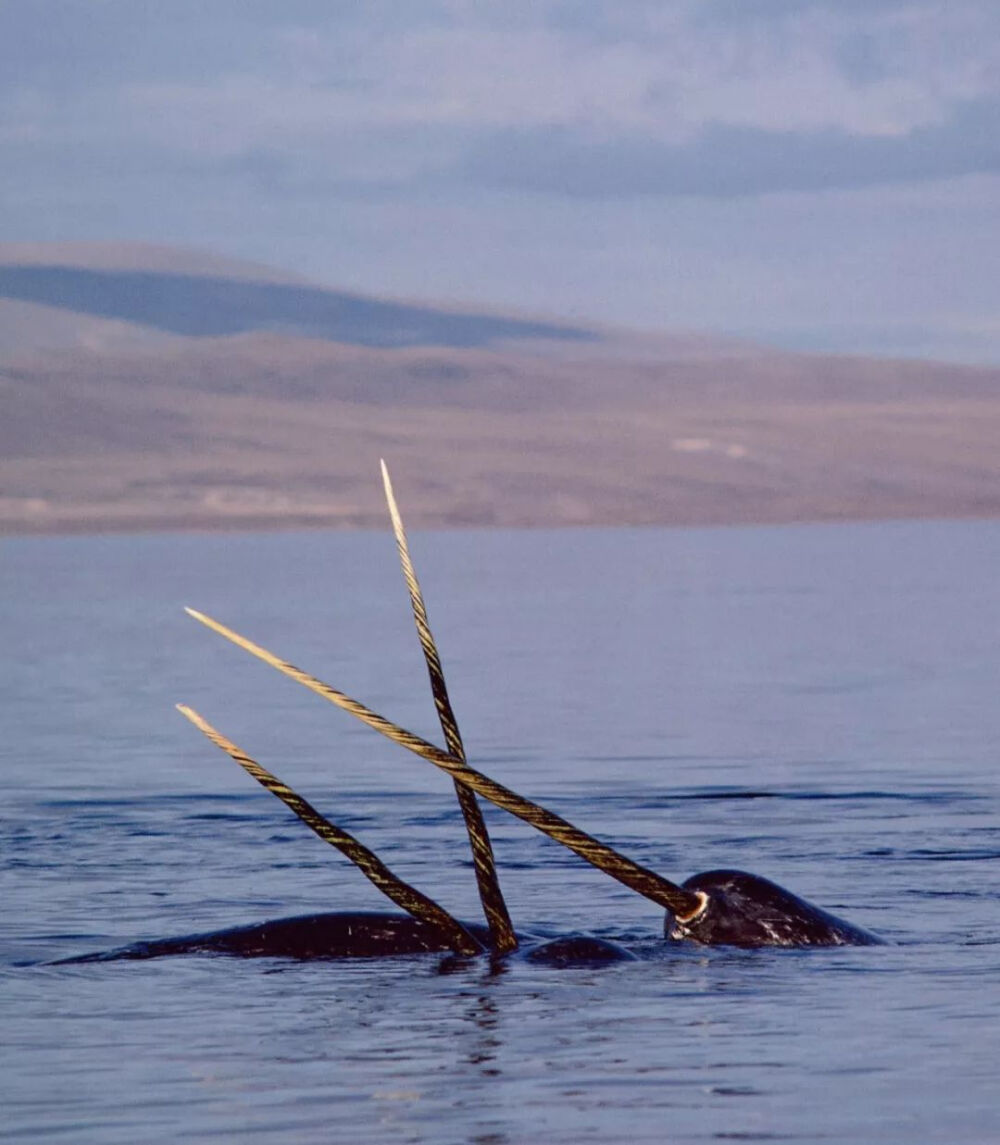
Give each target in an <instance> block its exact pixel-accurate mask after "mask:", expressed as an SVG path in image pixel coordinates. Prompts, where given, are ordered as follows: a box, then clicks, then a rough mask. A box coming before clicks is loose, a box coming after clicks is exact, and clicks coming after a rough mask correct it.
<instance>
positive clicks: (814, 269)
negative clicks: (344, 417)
mask: <svg viewBox="0 0 1000 1145" xmlns="http://www.w3.org/2000/svg"><path fill="white" fill-rule="evenodd" d="M76 239H98V240H101V239H109V240H122V239H130V240H141V241H146V242H159V243H171V244H184V245H188V246H195V247H199V248H206V249H209V250H212V251H216V252H219V253H222V254H227V255H233V256H237V257H243V258H250V259H253V260H256V261H261V262H265V263H270V264H272V265H275V266H277V267H281V268H283V269H287V270H294V271H297V272H299V273H302V274H305V275H307V276H309V277H311V278H313V279H314V280H316V281H318V282H322V283H325V284H328V285H332V286H336V287H339V288H344V289H349V290H359V291H364V292H368V293H374V294H379V295H389V296H393V297H403V298H412V299H420V300H441V301H447V302H458V303H464V304H471V305H475V306H489V307H496V308H501V309H504V310H511V309H513V310H516V311H523V312H530V313H540V314H543V315H547V316H551V317H568V318H572V319H574V320H581V319H593V320H598V321H601V322H610V323H615V324H624V325H628V326H634V327H640V328H643V329H651V330H664V331H675V330H681V331H688V330H703V331H714V332H722V333H727V334H735V335H739V336H743V337H751V338H755V339H758V340H762V341H766V342H771V343H775V344H778V345H783V346H790V347H796V348H807V349H819V350H833V351H844V352H861V353H879V354H888V355H904V356H910V357H938V358H945V359H952V360H959V361H969V362H987V363H1000V273H998V268H1000V257H998V255H1000V4H998V3H997V2H996V0H948V2H947V3H943V2H941V0H933V2H923V0H677V2H671V0H575V2H571V0H497V2H491V0H480V2H478V3H477V2H473V0H441V2H433V0H364V2H360V0H357V2H354V3H347V2H345V0H198V2H197V3H195V2H193V0H169V2H167V0H0V241H18V242H23V241H54V240H76Z"/></svg>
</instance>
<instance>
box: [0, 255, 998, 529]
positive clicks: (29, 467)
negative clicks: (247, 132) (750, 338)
mask: <svg viewBox="0 0 1000 1145" xmlns="http://www.w3.org/2000/svg"><path fill="white" fill-rule="evenodd" d="M998 443H1000V370H995V369H993V370H991V369H978V368H971V367H960V366H952V365H948V364H941V363H923V362H899V361H888V360H877V359H867V358H852V357H836V356H819V355H800V354H791V353H781V352H777V351H773V350H769V349H767V348H765V347H760V346H753V345H749V344H742V343H737V342H732V341H728V340H725V339H722V338H712V337H708V336H699V335H690V334H684V333H676V332H664V333H663V334H657V335H653V334H647V335H639V334H635V333H631V332H628V331H619V330H610V329H605V328H598V327H596V326H595V327H590V326H587V325H585V324H581V323H577V324H564V323H560V322H557V321H551V320H547V319H535V318H533V317H531V316H528V317H525V316H511V315H503V314H490V313H484V312H479V311H473V310H459V309H455V308H448V307H442V306H435V305H431V304H422V303H417V302H410V301H400V300H394V299H382V298H372V297H364V296H361V295H357V294H352V293H348V292H344V291H337V290H333V289H329V288H326V287H323V286H321V285H317V284H313V283H310V282H307V281H305V280H303V279H301V278H299V277H298V276H296V275H294V274H291V273H288V272H283V271H278V270H273V269H270V268H266V267H259V266H255V265H253V264H248V263H241V262H238V261H236V260H231V259H225V258H221V257H218V256H215V255H211V254H207V253H205V252H197V251H186V250H181V249H175V248H169V247H150V246H144V245H138V244H57V245H53V246H47V245H45V244H31V245H28V244H7V245H6V246H5V245H2V244H0V531H6V532H52V531H60V530H100V529H136V528H190V527H196V528H232V527H241V528H242V527H253V528H271V527H285V526H292V525H295V526H300V525H334V526H349V527H358V526H367V525H371V524H378V525H381V524H382V523H383V509H382V506H381V504H380V498H379V492H378V486H377V482H376V481H375V480H374V477H373V475H374V474H375V472H376V465H377V458H378V457H379V456H380V455H383V454H384V455H387V456H388V457H389V458H390V460H391V461H392V463H393V467H394V470H395V471H396V473H397V475H398V480H399V484H400V487H401V490H402V489H405V491H406V503H407V509H408V517H409V519H410V520H411V521H412V523H413V524H415V525H416V524H434V525H441V524H511V525H541V524H546V525H547V524H567V523H572V524H589V523H605V524H626V523H628V524H644V523H707V522H738V521H748V522H751V521H790V520H808V519H821V520H830V519H842V518H856V517H890V516H906V517H912V516H924V515H934V516H951V515H996V514H998V513H1000V450H998V448H997V445H998Z"/></svg>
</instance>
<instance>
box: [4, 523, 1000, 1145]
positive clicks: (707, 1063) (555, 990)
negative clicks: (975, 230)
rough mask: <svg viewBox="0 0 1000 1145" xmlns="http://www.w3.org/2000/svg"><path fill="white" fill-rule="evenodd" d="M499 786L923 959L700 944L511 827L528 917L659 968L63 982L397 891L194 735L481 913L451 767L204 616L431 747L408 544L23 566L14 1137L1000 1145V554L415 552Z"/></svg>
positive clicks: (862, 548)
mask: <svg viewBox="0 0 1000 1145" xmlns="http://www.w3.org/2000/svg"><path fill="white" fill-rule="evenodd" d="M413 548H414V556H415V559H416V561H417V564H418V568H419V569H420V571H421V575H422V578H423V582H424V588H425V590H426V593H427V597H428V604H429V607H430V609H431V615H432V620H433V622H434V625H435V630H436V633H437V635H438V639H439V642H440V644H441V649H442V654H443V657H444V660H445V667H446V670H447V671H448V674H449V680H450V682H451V687H452V693H453V699H454V702H455V707H456V710H457V712H458V715H459V719H460V722H461V724H462V728H463V731H464V734H465V739H466V744H467V746H468V749H469V754H470V757H471V758H472V760H473V761H474V762H475V763H476V764H477V765H478V766H480V767H481V768H482V769H483V770H485V771H487V772H488V773H489V774H491V775H493V776H494V777H496V778H497V779H500V780H501V781H503V782H504V783H506V784H508V785H509V786H511V787H514V788H515V789H516V790H520V791H522V792H523V793H524V794H526V795H529V796H531V797H533V798H535V799H538V800H540V801H541V802H544V803H546V804H548V805H550V806H551V807H552V808H553V810H556V811H559V812H560V813H561V814H563V815H565V816H566V817H567V818H569V819H570V820H572V821H573V822H575V823H577V824H578V825H579V826H581V827H584V828H585V829H587V830H590V831H592V832H594V833H596V834H598V835H600V836H601V837H603V838H605V839H607V840H608V841H609V842H611V843H612V844H615V845H618V846H619V847H621V848H622V849H623V850H625V851H626V852H627V853H628V854H630V855H631V856H632V857H634V858H635V859H637V860H639V861H640V862H643V863H646V864H648V865H650V866H653V867H655V868H657V869H658V870H661V871H663V873H664V874H667V875H669V876H671V877H675V878H678V879H680V878H683V877H686V876H687V875H689V874H692V873H694V872H695V871H699V870H706V869H710V868H712V867H717V866H737V867H745V868H748V869H750V870H753V871H755V872H757V873H759V874H762V875H767V876H769V877H771V878H774V879H776V880H778V881H779V882H781V883H783V884H785V885H786V886H788V887H790V888H791V889H793V890H795V891H797V892H798V893H800V894H802V895H804V896H806V897H808V898H810V899H812V900H813V901H815V902H817V903H819V904H821V905H823V906H826V907H828V908H830V909H833V910H834V911H836V912H837V913H841V914H843V915H845V916H846V917H848V918H849V919H851V920H852V921H855V922H857V923H860V924H861V925H864V926H867V927H869V928H871V929H874V930H876V931H878V932H879V933H881V934H882V935H884V936H885V937H887V938H890V939H892V940H893V944H892V945H889V946H886V947H882V948H859V949H846V950H830V951H788V950H756V951H733V950H725V949H711V950H700V949H698V948H694V947H685V946H681V945H672V946H670V947H669V948H668V947H664V946H662V945H661V944H660V943H658V942H657V940H656V936H657V935H658V933H659V932H660V928H661V926H662V918H661V915H660V913H659V911H658V910H657V908H656V907H654V906H653V905H652V904H651V903H648V902H646V901H644V900H642V899H640V898H638V897H636V896H635V895H633V894H631V893H630V892H629V891H627V890H625V889H624V888H623V887H621V886H619V885H618V884H617V883H614V882H612V881H610V880H609V879H608V878H606V877H605V876H603V875H601V874H600V873H598V872H596V871H593V870H592V869H590V868H588V867H586V866H585V865H583V864H582V863H581V862H580V861H579V860H577V859H576V858H575V857H573V856H572V855H570V854H569V853H568V852H565V851H563V850H562V849H560V848H559V847H557V846H556V845H554V844H552V843H550V842H548V841H546V840H545V839H543V838H542V837H541V836H539V835H537V834H535V833H534V832H532V831H531V830H530V828H528V827H526V826H524V825H522V824H520V823H519V822H517V821H514V820H511V819H508V818H506V817H505V816H503V814H502V813H491V814H490V816H489V819H490V824H491V827H492V830H493V834H494V842H495V846H496V849H497V852H498V856H499V860H500V863H501V870H502V876H503V882H504V888H505V891H506V893H507V896H508V900H509V903H510V906H511V911H512V914H513V916H514V919H515V921H516V923H517V924H518V925H519V926H520V927H522V928H524V929H530V930H535V931H539V932H543V933H552V934H557V933H560V932H563V933H564V932H567V931H569V930H573V929H581V928H585V929H589V930H590V931H592V932H594V933H597V934H601V935H608V936H614V937H623V938H625V939H626V940H627V941H630V942H632V943H633V944H634V945H636V946H638V947H639V948H640V949H642V950H643V951H644V953H645V954H646V956H647V957H646V958H645V959H644V960H643V961H640V962H636V963H630V964H625V965H617V966H612V967H609V968H606V969H601V970H594V969H587V970H583V969H575V970H555V969H551V968H544V967H537V966H532V965H529V964H526V963H521V962H517V961H512V962H511V963H510V964H508V965H507V966H506V967H505V968H504V969H502V970H501V971H500V972H491V971H490V969H489V967H488V966H487V965H484V964H482V963H479V962H471V963H467V964H464V965H459V966H457V967H456V966H449V964H448V963H447V961H445V960H442V959H440V958H438V957H434V956H425V957H420V958H409V959H407V958H399V959H388V960H384V961H361V960H359V961H352V962H345V963H325V964H319V963H317V964H296V963H291V962H283V961H278V960H271V961H268V960H260V961H239V960H234V959H226V958H211V957H205V956H201V957H197V956H191V957H183V958H175V959H165V960H160V961H150V962H131V963H130V962H122V963H108V964H93V965H82V966H63V967H53V966H45V965H42V964H41V963H43V962H44V961H45V960H49V959H54V958H58V957H65V956H68V955H71V954H76V953H82V952H84V951H88V950H98V949H102V948H107V947H110V946H114V945H119V944H122V943H125V942H129V941H133V940H135V939H139V938H149V937H163V936H167V935H171V934H184V933H190V932H192V931H197V930H203V929H210V928H214V927H221V926H225V925H235V924H239V923H245V922H251V921H255V920H261V919H265V918H269V917H271V918H273V917H280V916H285V915H293V914H297V913H305V912H311V911H316V910H327V909H331V910H332V909H338V908H345V909H352V908H353V909H365V908H374V909H379V908H381V906H382V903H381V901H380V900H379V898H378V896H377V894H376V892H375V891H374V890H373V889H372V888H370V887H369V885H368V884H367V883H366V882H365V881H364V879H363V878H362V877H361V876H360V875H359V874H358V873H357V872H356V871H355V870H354V869H353V868H352V867H350V866H349V864H347V863H346V861H345V860H343V859H342V858H340V857H339V856H338V855H337V854H336V853H335V852H334V851H332V850H331V849H330V848H328V847H326V846H324V844H322V843H321V842H320V841H319V840H318V839H316V838H315V837H314V836H313V835H312V834H310V833H309V832H308V831H307V830H306V828H305V827H303V826H302V825H301V824H300V823H298V822H297V821H296V820H295V819H294V818H293V817H292V816H291V815H290V813H288V812H287V811H286V810H285V809H284V808H283V807H282V806H281V805H280V804H279V803H278V802H277V801H276V800H274V799H273V798H272V797H271V796H269V795H268V794H267V793H266V792H264V791H262V790H261V789H260V788H259V787H257V785H256V784H254V783H253V781H252V780H250V779H249V778H248V777H247V776H245V775H244V774H243V773H242V772H240V771H239V770H238V769H237V768H236V767H235V765H233V764H232V763H231V762H230V761H229V760H227V759H226V758H225V757H224V756H223V755H221V754H220V753H218V752H217V751H216V750H215V749H213V748H211V747H210V746H209V745H208V744H206V743H205V742H204V741H203V740H202V739H201V738H200V737H199V736H198V735H197V733H196V732H195V731H194V730H193V729H192V728H191V727H190V726H188V725H187V724H186V723H185V722H184V721H183V720H182V719H181V718H180V716H178V715H177V714H176V713H175V712H174V711H173V709H172V706H173V704H174V703H175V702H177V701H187V702H190V703H192V704H194V705H195V706H196V707H198V708H199V709H200V710H201V711H202V712H203V713H204V714H205V715H206V716H207V717H208V718H209V719H210V720H212V721H213V722H214V723H216V724H217V725H218V726H219V727H220V728H222V729H223V730H224V731H225V732H226V733H227V734H228V735H230V736H231V737H232V738H233V739H235V740H236V741H237V742H238V743H239V744H240V745H241V746H243V747H245V748H246V749H247V750H249V751H250V752H251V753H252V754H254V755H256V756H257V757H258V758H259V759H260V760H261V761H262V762H263V763H265V764H266V765H267V766H268V767H270V768H272V770H275V771H276V772H277V773H278V774H279V775H280V776H281V777H282V778H284V779H286V780H287V781H288V782H290V783H291V784H292V785H293V786H295V787H296V788H298V789H299V790H301V791H302V793H303V794H305V795H306V796H307V798H309V799H310V800H312V801H313V802H315V803H316V804H317V805H318V806H319V807H320V808H321V809H322V810H323V811H324V812H325V813H326V814H328V815H329V816H330V817H331V818H333V819H334V820H336V821H339V822H341V823H342V824H343V825H344V826H346V827H347V828H348V829H349V830H351V831H354V832H355V833H357V834H358V835H359V836H360V837H361V838H362V839H364V841H365V842H367V843H369V844H370V845H371V846H373V847H374V848H375V849H376V850H378V851H379V853H380V854H382V855H383V856H384V857H385V858H386V859H387V860H388V862H389V863H390V864H391V865H392V866H393V868H394V869H395V870H397V871H398V873H400V874H401V875H403V876H404V877H405V878H408V879H410V880H411V881H413V882H415V883H416V884H417V885H419V886H420V887H421V888H422V889H424V890H425V891H427V892H429V893H430V894H432V895H433V896H435V897H436V898H438V899H439V900H441V901H442V902H443V903H444V904H445V905H447V906H448V907H449V908H451V909H452V910H454V911H455V912H456V913H458V914H460V915H462V916H464V917H468V918H476V917H477V910H476V901H475V891H474V885H473V877H472V872H471V868H470V863H469V860H468V856H467V853H466V845H465V842H464V837H463V832H462V828H461V822H460V818H459V815H458V813H457V810H456V807H455V800H454V795H453V792H452V790H451V785H450V781H449V780H448V779H447V777H445V776H442V775H441V774H440V773H438V772H436V771H435V770H434V769H433V768H432V767H431V766H430V765H428V764H426V763H424V762H423V761H421V760H419V759H417V758H416V757H414V756H411V755H409V754H407V753H405V752H403V751H402V750H400V749H397V748H395V747H393V746H392V745H390V744H388V743H387V742H386V741H384V740H382V739H380V738H379V737H378V736H377V735H376V734H375V733H373V732H370V731H368V730H367V729H365V728H362V727H361V726H360V725H357V724H355V723H354V722H353V721H352V720H351V719H350V717H348V716H347V715H345V714H343V713H340V712H338V711H336V710H335V709H333V708H331V707H329V705H325V704H323V703H322V702H321V701H320V700H318V699H317V698H315V697H312V696H310V695H309V694H308V693H307V692H305V691H304V690H303V689H301V688H298V687H296V686H295V685H294V684H292V683H290V682H288V681H286V680H283V679H282V678H281V677H279V676H278V675H277V674H275V673H274V672H273V671H271V670H269V669H267V668H265V667H264V666H262V665H260V664H259V663H257V662H255V661H253V660H252V659H250V658H249V657H247V656H246V655H245V654H243V653H241V652H239V651H238V650H236V649H234V648H232V647H231V646H229V645H227V644H225V643H224V642H222V641H220V640H219V639H218V638H217V637H214V636H213V635H212V634H211V633H208V632H206V631H204V630H203V629H201V628H199V627H198V626H197V625H195V624H194V623H193V622H192V621H190V620H189V619H188V618H187V617H185V616H184V615H183V613H182V612H181V606H182V605H183V604H191V605H194V606H196V607H199V608H202V609H204V610H205V611H207V612H210V613H213V614H215V615H217V616H218V617H219V618H220V619H222V620H225V621H228V622H229V623H231V624H233V625H234V626H235V627H237V628H238V629H240V630H242V631H245V632H246V633H247V634H249V635H251V636H254V637H255V638H256V639H258V640H260V641H261V642H262V643H264V644H265V645H267V646H269V647H271V648H273V649H274V650H275V651H277V652H278V653H279V654H282V655H284V656H286V657H287V658H289V659H291V660H293V661H294V662H296V663H299V664H302V665H303V666H304V667H307V668H309V669H310V670H312V671H313V672H315V673H316V674H317V675H319V676H321V677H323V678H324V679H327V680H328V681H330V682H331V683H333V684H335V685H336V686H338V687H341V688H343V689H345V690H346V691H348V692H349V693H351V694H354V695H356V696H358V698H360V699H363V700H365V701H366V702H368V703H369V704H370V705H371V706H373V707H374V708H375V709H376V710H379V711H382V712H384V713H385V714H386V715H388V716H390V717H391V718H394V719H396V720H397V721H398V722H401V723H403V724H406V725H408V726H411V727H413V728H414V730H417V731H419V732H422V733H423V734H425V735H427V736H428V737H430V738H434V739H437V738H439V733H438V732H437V728H436V726H435V721H434V713H433V707H432V705H431V702H430V699H429V695H428V690H427V685H426V680H425V677H424V673H423V665H422V662H421V659H420V653H419V650H418V648H417V645H416V640H415V637H414V635H413V632H412V630H411V621H410V617H409V614H408V605H407V601H406V598H405V594H404V591H403V588H402V584H401V580H400V577H399V572H398V568H397V567H396V563H395V555H394V550H393V546H392V542H391V539H390V537H389V536H388V534H385V535H376V534H371V535H338V534H331V535H325V534H311V535H305V534H303V535H286V536H237V537H201V536H170V537H166V536H153V537H118V538H83V539H79V538H74V539H48V540H15V541H7V542H5V543H4V544H3V545H2V547H0V587H2V592H0V637H2V641H3V649H4V656H3V663H2V665H0V696H2V701H0V703H2V708H0V710H2V713H3V736H2V737H0V753H2V755H0V778H2V780H3V792H4V796H3V801H2V805H0V903H2V912H0V1027H2V1037H0V1140H3V1141H17V1142H21V1141H40V1142H42V1141H67V1142H74V1143H77V1142H81V1143H100V1145H113V1143H118V1142H122V1143H125V1142H128V1143H130V1145H131V1143H133V1142H167V1141H170V1142H177V1141H184V1142H209V1141H212V1142H218V1141H246V1140H254V1141H259V1142H286V1141H287V1142H304V1143H311V1142H327V1141H331V1140H337V1139H341V1140H343V1139H348V1140H351V1141H360V1142H381V1141H392V1142H393V1143H394V1145H396V1143H403V1142H423V1141H434V1142H453V1141H454V1142H480V1143H491V1145H503V1143H508V1142H509V1143H517V1142H533V1141H540V1140H544V1141H545V1142H547V1143H555V1142H559V1143H562V1142H566V1143H569V1142H618V1141H628V1142H661V1141H702V1140H709V1141H711V1140H720V1139H722V1140H729V1139H737V1140H783V1141H817V1140H818V1141H834V1142H841V1141H864V1142H901V1143H902V1142H905V1143H912V1142H916V1141H920V1142H949V1143H951V1142H957V1143H971V1142H984V1143H985V1142H996V1141H997V1140H1000V1080H998V1079H1000V1067H998V1062H1000V1021H998V1016H997V1010H998V1002H1000V912H998V905H1000V904H998V897H1000V864H998V859H1000V768H998V762H1000V576H998V570H1000V526H998V525H997V524H992V523H986V524H966V523H952V524H928V523H920V524H896V525H851V526H831V527H812V526H810V527H793V528H781V529H771V528H767V529H765V528H759V529H718V530H712V529H707V530H634V531H633V530H617V531H611V530H608V531H563V532H558V533H550V532H467V533H461V534H445V533H440V534H433V533H426V534H417V535H416V536H415V537H414V538H413Z"/></svg>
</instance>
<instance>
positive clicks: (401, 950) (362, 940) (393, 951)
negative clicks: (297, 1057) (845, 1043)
mask: <svg viewBox="0 0 1000 1145" xmlns="http://www.w3.org/2000/svg"><path fill="white" fill-rule="evenodd" d="M466 929H467V930H468V932H469V933H470V934H471V935H473V936H474V938H475V939H476V941H477V942H478V943H479V944H480V948H481V949H480V951H479V952H478V953H479V954H487V953H488V954H496V953H497V952H496V950H495V949H494V946H493V943H492V941H491V937H490V931H489V928H488V927H486V926H483V925H482V924H476V923H467V924H466ZM518 937H519V942H520V945H521V950H522V951H523V953H524V955H525V956H526V957H527V958H528V960H529V961H531V962H536V963H542V964H544V965H549V966H569V965H572V966H595V965H600V964H601V963H605V962H623V961H629V960H633V959H634V958H635V955H634V954H632V953H631V952H630V951H629V950H627V949H626V948H625V947H623V946H620V945H619V944H618V943H616V942H609V941H608V940H607V939H603V938H595V937H594V936H593V935H589V934H572V935H567V936H565V937H560V938H554V939H550V940H544V939H541V938H537V937H534V936H532V935H519V936H518ZM452 953H454V947H453V943H452V940H451V936H450V935H449V934H448V933H447V932H445V931H443V930H441V929H440V928H439V927H437V926H435V925H434V924H433V923H430V922H426V921H424V920H422V919H419V918H411V917H410V916H409V915H405V914H388V913H383V912H377V911H337V912H334V913H330V914H310V915H303V916H300V917H298V918H279V919H275V920H274V921H272V922H262V923H256V924H254V925H251V926H235V927H231V928H230V929H227V930H215V931H210V932H208V933H206V934H189V935H184V936H182V937H179V938H164V939H155V940H153V941H149V942H134V943H131V944H130V945H129V946H121V947H118V948H117V949H115V950H105V951H100V952H98V953H96V954H83V955H79V956H77V957H75V958H63V959H60V960H59V961H58V962H56V963H53V965H57V966H64V965H67V964H70V963H73V964H75V963H81V962H123V961H129V962H131V961H136V960H140V959H149V958H166V957H169V956H171V955H177V954H219V955H230V956H232V957H235V958H291V959H296V960H299V961H316V960H321V959H336V958H391V957H398V956H401V955H413V954H452Z"/></svg>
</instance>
